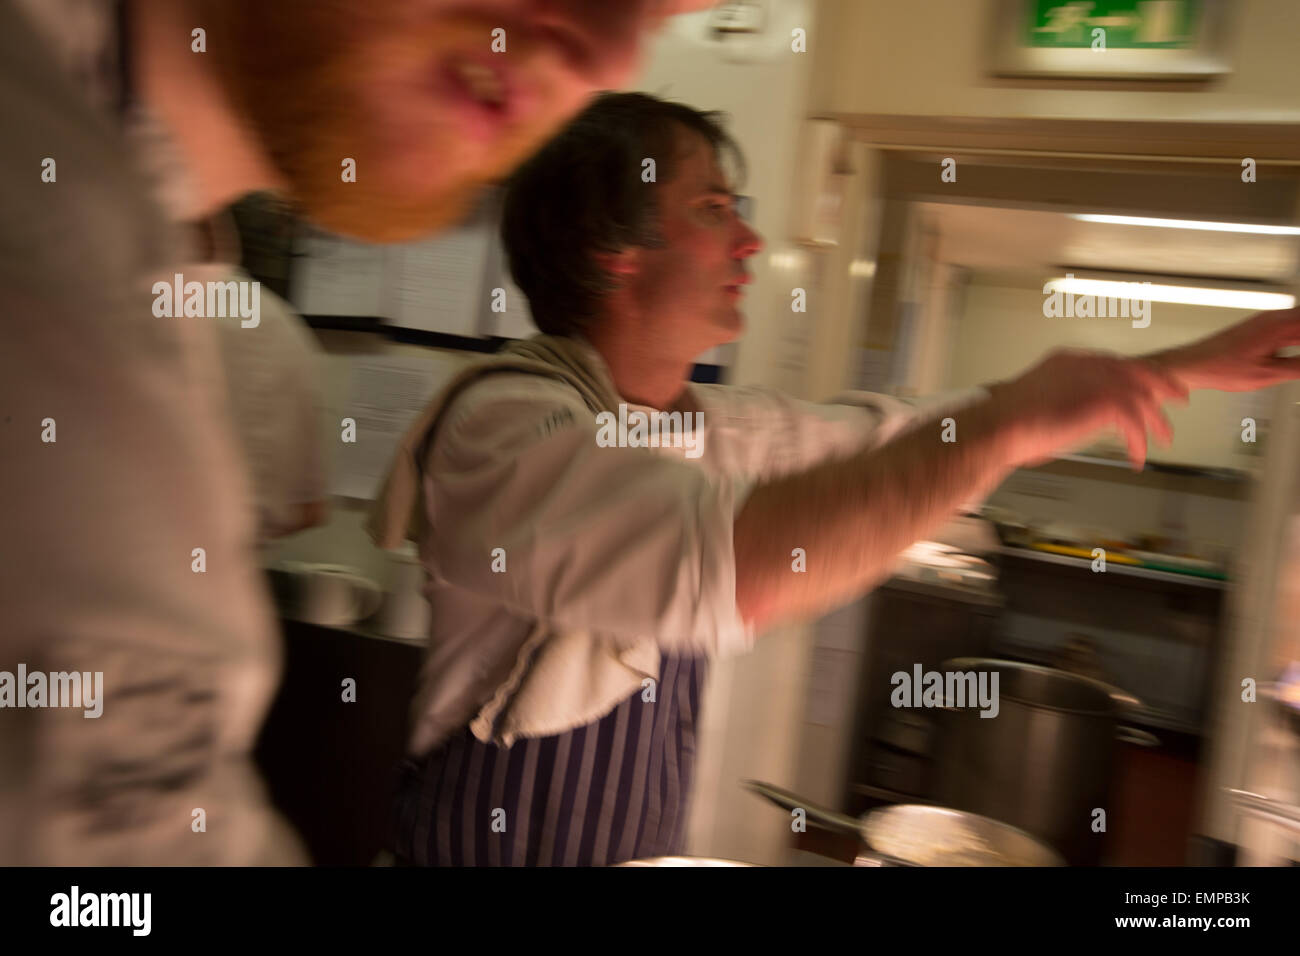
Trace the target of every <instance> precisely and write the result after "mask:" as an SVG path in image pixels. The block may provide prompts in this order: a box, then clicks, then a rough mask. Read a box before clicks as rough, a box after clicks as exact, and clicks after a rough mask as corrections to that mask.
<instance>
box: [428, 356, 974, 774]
mask: <svg viewBox="0 0 1300 956" xmlns="http://www.w3.org/2000/svg"><path fill="white" fill-rule="evenodd" d="M586 348H587V351H588V356H589V359H590V360H591V361H592V362H593V363H598V364H599V365H600V366H601V367H602V369H603V365H604V363H603V360H602V359H601V358H600V356H599V354H598V353H596V351H595V350H594V349H592V348H591V347H590V346H589V345H588V346H586ZM605 374H606V375H607V374H608V372H607V370H605ZM688 387H689V389H690V390H691V394H692V396H693V397H694V398H695V400H696V402H697V403H698V405H699V407H700V410H701V411H702V413H703V432H704V433H703V435H701V436H697V437H698V439H699V441H700V445H699V447H701V448H702V449H703V453H702V454H701V455H700V456H699V457H697V458H688V457H687V456H686V449H685V448H682V447H660V448H624V447H612V448H611V447H601V446H600V445H599V444H598V443H597V440H596V437H597V429H598V424H597V422H596V420H595V417H594V416H593V414H592V412H591V411H590V410H589V409H588V408H587V406H586V405H585V404H584V403H583V401H582V400H581V398H580V397H579V395H578V393H577V392H576V391H575V390H574V389H573V388H571V387H569V386H568V385H566V384H565V383H563V382H561V381H558V380H556V379H552V378H548V377H545V376H540V375H529V374H521V373H514V372H500V373H496V374H493V375H490V376H486V377H484V378H482V379H480V380H478V381H477V382H475V383H473V384H471V385H469V386H468V387H466V388H465V390H464V391H463V392H461V393H460V395H459V396H457V397H456V398H455V399H454V400H453V402H452V404H451V406H450V407H449V408H448V410H447V412H446V413H445V415H444V419H443V422H442V424H441V425H440V427H439V429H438V431H437V433H436V436H435V440H434V441H433V442H432V443H431V445H430V448H429V451H428V456H427V460H426V461H425V467H424V478H423V488H424V496H425V507H426V509H427V514H428V517H429V519H430V520H429V523H428V525H427V527H426V530H425V532H424V537H423V539H422V540H421V542H420V550H421V555H422V558H423V561H424V564H425V567H426V568H427V569H428V571H429V581H428V584H427V587H426V594H427V595H428V597H429V600H430V603H431V606H432V619H431V622H430V631H429V634H430V637H429V650H428V654H427V656H426V659H425V662H424V668H423V671H422V674H421V681H420V688H419V691H418V694H417V698H416V702H415V712H414V729H413V734H412V738H411V742H410V749H411V751H412V752H413V753H416V754H419V753H422V752H425V751H427V750H428V749H429V748H431V747H433V746H435V745H437V744H438V743H439V742H441V741H442V740H443V739H445V738H446V737H447V736H448V735H449V734H451V733H452V732H454V731H456V730H458V729H459V728H461V727H463V726H465V725H466V723H468V722H469V720H470V718H471V717H472V716H473V715H474V714H475V713H477V712H478V709H479V707H480V706H482V705H483V703H484V702H485V701H487V700H489V699H490V698H492V696H493V694H494V693H498V692H499V689H500V688H501V687H502V686H503V683H504V682H506V681H507V679H508V677H509V675H510V672H511V670H512V668H513V667H514V666H515V663H516V658H517V656H518V652H519V649H520V648H521V647H522V646H523V645H524V643H525V641H526V640H527V638H528V635H529V634H530V632H531V631H532V628H533V626H534V625H535V623H536V622H537V621H538V620H541V621H544V622H547V624H548V625H550V626H553V628H554V629H555V630H556V631H557V632H588V633H592V634H596V635H600V636H601V637H603V638H605V639H607V640H608V641H609V642H611V643H612V644H614V645H616V646H619V647H628V646H632V645H634V644H636V643H638V642H640V641H643V640H645V639H646V638H653V640H654V641H655V642H656V643H657V644H658V645H659V647H660V648H662V649H664V650H666V651H667V650H671V651H675V652H677V653H695V654H707V655H729V654H733V653H737V652H742V651H745V650H747V649H748V648H749V647H750V646H751V645H752V642H753V638H754V635H753V633H752V631H751V629H749V628H748V627H747V626H746V624H745V623H744V622H743V620H742V619H741V616H740V614H739V612H738V610H737V608H736V601H735V574H736V572H735V553H734V549H733V544H732V533H733V523H734V519H735V516H736V514H738V513H739V511H740V509H741V508H742V507H743V505H744V502H745V500H746V499H747V497H748V495H749V492H750V490H751V489H752V487H753V486H754V484H755V483H757V482H759V481H763V480H768V479H772V478H776V477H778V476H781V475H784V474H789V473H792V472H797V471H800V470H804V469H807V468H809V467H811V466H813V465H814V464H816V463H818V462H821V461H825V460H828V459H831V458H834V457H840V456H847V455H849V454H851V453H853V452H855V451H857V450H859V449H861V448H864V447H866V446H867V445H868V444H878V443H881V442H883V441H886V440H888V438H890V437H892V436H893V435H895V434H897V433H898V432H899V431H901V430H902V429H903V428H904V427H905V426H906V425H908V424H909V423H910V422H912V421H914V420H915V419H916V418H917V416H918V414H919V411H918V410H917V409H916V408H914V407H911V406H909V405H906V404H904V403H902V402H900V401H898V400H895V399H891V398H889V397H887V396H882V395H872V394H869V393H862V392H860V393H851V394H849V395H845V396H842V397H841V401H852V402H854V403H855V404H854V405H852V406H850V405H847V404H831V405H818V404H813V403H809V402H802V401H798V400H796V399H792V398H790V397H788V396H785V395H782V394H781V393H780V392H777V391H774V390H772V389H768V388H761V387H744V388H738V387H729V386H720V385H697V384H692V385H690V386H688ZM964 400H965V398H964V397H963V398H956V399H955V398H952V397H946V398H945V399H943V401H944V402H945V403H952V404H957V403H958V402H960V401H964ZM629 409H630V410H639V411H646V412H649V411H651V410H650V409H645V408H641V407H640V406H635V405H630V406H629ZM496 549H502V551H497V550H496ZM502 555H504V559H505V571H504V572H502V571H500V570H493V568H494V562H495V565H496V567H497V568H499V567H500V557H501V556H502Z"/></svg>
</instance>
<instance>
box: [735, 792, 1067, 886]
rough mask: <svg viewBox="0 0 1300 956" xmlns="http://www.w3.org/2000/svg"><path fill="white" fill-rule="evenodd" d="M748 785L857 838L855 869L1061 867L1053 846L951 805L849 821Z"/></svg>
mask: <svg viewBox="0 0 1300 956" xmlns="http://www.w3.org/2000/svg"><path fill="white" fill-rule="evenodd" d="M745 787H746V788H747V789H749V790H751V791H753V792H754V793H757V794H758V795H759V796H762V797H765V798H766V799H767V800H770V801H771V802H772V803H775V804H776V805H777V806H778V807H784V808H785V809H787V810H796V809H797V810H802V811H803V812H804V815H805V817H806V818H807V821H808V822H809V823H811V824H813V825H815V826H821V827H825V828H826V829H829V830H835V831H839V832H843V833H852V834H856V835H857V837H858V839H859V840H860V841H861V842H862V845H863V848H862V851H861V852H860V853H859V854H858V857H857V860H856V861H855V865H856V866H1062V865H1063V864H1064V862H1065V861H1064V860H1062V859H1061V856H1060V854H1058V853H1057V852H1056V851H1055V850H1053V849H1052V848H1051V847H1049V846H1047V845H1046V844H1044V843H1043V842H1041V841H1040V840H1036V839H1034V837H1032V836H1030V835H1029V834H1028V833H1025V832H1023V831H1021V830H1017V829H1016V828H1015V827H1011V826H1008V825H1007V824H1005V823H1001V822H999V821H997V820H990V819H988V818H987V817H981V816H978V815H976V814H974V813H965V812H963V811H961V810H952V809H949V808H948V807H930V806H924V805H922V804H914V803H902V804H896V805H894V806H889V807H881V808H880V809H877V810H872V811H870V812H868V813H865V814H863V815H862V816H861V817H851V816H849V815H848V814H845V813H840V812H839V811H838V810H832V809H831V808H829V807H824V806H821V805H820V804H816V803H813V802H812V801H809V800H805V799H804V798H803V797H801V796H800V795H799V794H797V793H793V792H791V791H789V790H785V789H783V788H781V787H775V786H773V785H772V784H770V783H763V782H762V781H759V780H748V781H746V782H745Z"/></svg>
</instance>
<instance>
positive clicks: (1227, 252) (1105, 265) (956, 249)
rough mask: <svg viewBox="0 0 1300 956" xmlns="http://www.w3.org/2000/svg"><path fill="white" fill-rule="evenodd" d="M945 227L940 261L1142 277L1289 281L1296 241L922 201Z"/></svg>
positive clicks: (1296, 260) (930, 218)
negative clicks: (1111, 273) (1177, 276)
mask: <svg viewBox="0 0 1300 956" xmlns="http://www.w3.org/2000/svg"><path fill="white" fill-rule="evenodd" d="M920 206H921V209H922V210H923V215H924V216H925V217H926V221H927V222H930V223H932V224H933V225H934V226H935V228H936V229H937V230H938V234H939V245H938V256H939V259H940V261H943V262H950V263H953V264H955V265H960V266H965V267H967V268H971V269H978V270H981V271H999V272H1041V271H1047V270H1051V269H1053V268H1055V267H1060V266H1070V267H1075V268H1078V269H1095V270H1110V271H1122V272H1133V273H1141V274H1157V275H1179V276H1206V277H1217V278H1229V279H1241V280H1262V281H1268V282H1287V281H1290V280H1291V279H1292V278H1293V277H1294V276H1295V275H1296V273H1297V270H1298V269H1300V256H1298V250H1300V242H1297V238H1296V237H1295V236H1256V235H1248V234H1242V233H1224V232H1197V231H1193V230H1183V229H1161V228H1153V227H1150V226H1127V225H1115V224H1112V223H1098V222H1080V221H1078V220H1076V219H1071V218H1070V217H1069V216H1067V215H1066V214H1065V213H1060V212H1048V211H1038V210H1025V209H1003V208H996V207H991V206H967V205H958V204H949V203H922V204H920Z"/></svg>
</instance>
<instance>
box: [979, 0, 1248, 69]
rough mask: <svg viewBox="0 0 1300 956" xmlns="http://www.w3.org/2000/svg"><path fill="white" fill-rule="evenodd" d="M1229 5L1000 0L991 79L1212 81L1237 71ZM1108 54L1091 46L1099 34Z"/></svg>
mask: <svg viewBox="0 0 1300 956" xmlns="http://www.w3.org/2000/svg"><path fill="white" fill-rule="evenodd" d="M1230 7H1231V4H1230V3H1229V2H1228V0H995V2H994V5H993V11H994V22H993V24H992V31H993V32H992V55H991V58H990V59H991V72H992V74H993V75H994V76H1008V77H1057V78H1083V79H1115V80H1121V79H1124V80H1134V79H1137V80H1151V79H1155V80H1207V79H1211V78H1213V77H1216V76H1222V75H1224V74H1226V73H1230V72H1232V65H1231V62H1230V60H1229V57H1228V48H1229V40H1230V36H1229V31H1230V29H1231V26H1232V22H1231V9H1230ZM1097 28H1100V29H1103V30H1104V31H1105V34H1104V39H1105V41H1106V43H1105V49H1104V50H1103V49H1093V45H1094V42H1095V38H1094V35H1093V30H1094V29H1097Z"/></svg>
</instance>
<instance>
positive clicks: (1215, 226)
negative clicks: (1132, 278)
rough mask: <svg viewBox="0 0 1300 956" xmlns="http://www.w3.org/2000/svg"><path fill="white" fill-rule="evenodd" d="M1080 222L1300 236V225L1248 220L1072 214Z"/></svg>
mask: <svg viewBox="0 0 1300 956" xmlns="http://www.w3.org/2000/svg"><path fill="white" fill-rule="evenodd" d="M1070 218H1071V219H1077V220H1078V221H1079V222H1106V223H1111V224H1113V225H1117V226H1156V227H1158V228H1160V229H1199V230H1201V231H1203V232H1246V233H1251V234H1253V235H1258V236H1300V226H1257V225H1254V224H1252V223H1248V222H1197V221H1194V220H1191V219H1148V218H1147V217H1145V216H1094V215H1091V214H1088V215H1083V214H1076V215H1071V216H1070Z"/></svg>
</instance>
